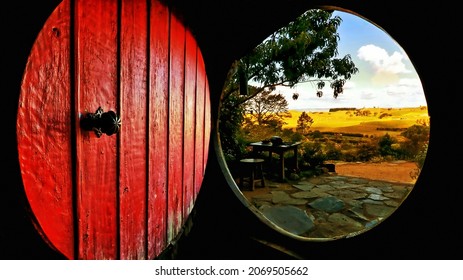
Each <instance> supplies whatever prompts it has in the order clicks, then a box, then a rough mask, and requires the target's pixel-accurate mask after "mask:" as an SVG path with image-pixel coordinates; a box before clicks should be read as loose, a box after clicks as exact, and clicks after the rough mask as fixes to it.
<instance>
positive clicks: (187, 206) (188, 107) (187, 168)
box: [183, 30, 197, 217]
mask: <svg viewBox="0 0 463 280" xmlns="http://www.w3.org/2000/svg"><path fill="white" fill-rule="evenodd" d="M196 50H197V45H196V41H195V39H194V37H193V35H192V34H191V32H190V31H189V30H187V31H186V49H185V102H184V103H185V107H184V110H185V114H184V115H185V116H184V118H185V120H184V133H183V136H184V147H183V197H184V199H183V216H184V217H188V216H189V215H190V213H191V210H192V209H193V205H194V200H195V197H196V193H195V192H194V185H195V184H194V174H195V173H194V164H195V122H196V119H195V113H196Z"/></svg>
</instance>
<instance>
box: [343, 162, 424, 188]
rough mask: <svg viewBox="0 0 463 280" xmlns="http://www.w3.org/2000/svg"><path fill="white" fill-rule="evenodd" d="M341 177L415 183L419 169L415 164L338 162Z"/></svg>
mask: <svg viewBox="0 0 463 280" xmlns="http://www.w3.org/2000/svg"><path fill="white" fill-rule="evenodd" d="M335 168H336V173H337V174H339V175H346V176H355V177H362V178H368V179H374V180H384V181H389V182H401V183H415V182H416V178H414V176H413V175H415V174H416V172H417V170H418V168H417V166H416V164H415V163H414V162H409V161H394V162H380V163H362V162H359V163H355V162H336V163H335Z"/></svg>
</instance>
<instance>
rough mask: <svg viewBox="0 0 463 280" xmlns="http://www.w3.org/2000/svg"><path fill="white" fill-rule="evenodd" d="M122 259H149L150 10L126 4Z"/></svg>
mask: <svg viewBox="0 0 463 280" xmlns="http://www.w3.org/2000/svg"><path fill="white" fill-rule="evenodd" d="M120 36H121V37H120V60H121V62H120V63H121V68H120V73H121V74H120V85H121V119H122V122H123V125H122V127H121V131H120V141H121V143H120V167H119V168H120V169H119V174H120V177H119V201H120V258H121V259H146V258H147V252H146V248H147V246H146V236H147V234H146V217H147V214H146V208H147V196H146V194H147V191H146V185H147V173H146V172H147V161H146V159H147V149H146V145H147V133H146V132H147V121H146V119H147V113H146V110H147V109H146V107H147V101H146V96H147V92H146V88H147V87H146V77H147V64H146V62H147V56H146V54H147V6H146V2H145V1H131V0H123V1H122V6H121V34H120Z"/></svg>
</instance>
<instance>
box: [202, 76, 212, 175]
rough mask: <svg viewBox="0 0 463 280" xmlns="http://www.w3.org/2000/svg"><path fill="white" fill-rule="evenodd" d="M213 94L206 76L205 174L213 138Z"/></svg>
mask: <svg viewBox="0 0 463 280" xmlns="http://www.w3.org/2000/svg"><path fill="white" fill-rule="evenodd" d="M211 122H212V119H211V92H210V91H209V80H208V79H207V75H206V88H205V90H204V138H203V140H204V157H203V172H206V167H207V160H208V156H209V146H210V137H211V125H212V124H211Z"/></svg>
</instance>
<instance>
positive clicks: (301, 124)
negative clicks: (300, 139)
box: [296, 111, 314, 135]
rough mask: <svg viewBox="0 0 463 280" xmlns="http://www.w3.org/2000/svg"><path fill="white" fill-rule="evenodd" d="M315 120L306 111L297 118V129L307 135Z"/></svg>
mask: <svg viewBox="0 0 463 280" xmlns="http://www.w3.org/2000/svg"><path fill="white" fill-rule="evenodd" d="M313 122H314V120H313V118H312V117H311V116H309V115H308V114H307V113H306V112H305V111H304V112H302V113H301V115H300V116H299V118H298V119H297V125H296V130H297V131H299V132H300V133H302V134H304V135H306V134H307V133H308V132H309V129H310V127H311V126H312V124H313Z"/></svg>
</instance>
